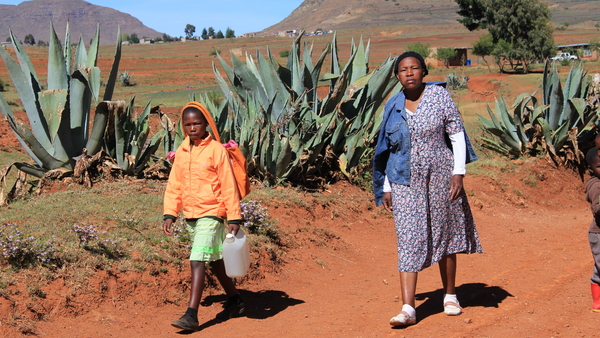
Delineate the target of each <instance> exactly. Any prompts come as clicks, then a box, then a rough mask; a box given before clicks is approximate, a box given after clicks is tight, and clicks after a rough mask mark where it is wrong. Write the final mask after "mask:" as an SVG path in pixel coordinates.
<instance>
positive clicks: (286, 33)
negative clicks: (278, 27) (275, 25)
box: [279, 29, 298, 38]
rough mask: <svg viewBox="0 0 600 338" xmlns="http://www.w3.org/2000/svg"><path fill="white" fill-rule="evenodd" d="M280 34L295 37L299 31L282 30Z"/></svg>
mask: <svg viewBox="0 0 600 338" xmlns="http://www.w3.org/2000/svg"><path fill="white" fill-rule="evenodd" d="M279 36H283V37H288V38H294V37H297V36H298V31H297V30H295V29H293V30H290V31H280V32H279Z"/></svg>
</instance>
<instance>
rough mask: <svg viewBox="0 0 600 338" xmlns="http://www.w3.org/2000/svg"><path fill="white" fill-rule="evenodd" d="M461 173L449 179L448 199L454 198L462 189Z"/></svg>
mask: <svg viewBox="0 0 600 338" xmlns="http://www.w3.org/2000/svg"><path fill="white" fill-rule="evenodd" d="M463 178H464V176H463V175H453V176H452V180H450V199H451V200H453V201H454V200H456V199H457V198H458V196H460V194H461V193H462V191H463Z"/></svg>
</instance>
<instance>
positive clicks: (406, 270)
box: [373, 52, 481, 326]
mask: <svg viewBox="0 0 600 338" xmlns="http://www.w3.org/2000/svg"><path fill="white" fill-rule="evenodd" d="M394 74H395V75H396V77H397V78H398V80H399V81H400V83H401V84H402V86H403V87H404V89H403V90H402V91H401V92H400V93H398V94H397V95H395V96H394V97H392V98H391V99H390V100H389V101H388V102H387V104H386V106H385V113H384V118H383V123H382V126H381V131H380V134H379V139H378V142H377V147H376V149H375V157H374V159H373V188H374V190H375V202H376V204H377V205H378V206H379V205H382V204H383V206H384V208H385V209H386V210H388V211H390V212H393V214H394V223H395V226H396V235H397V236H398V270H399V271H400V288H401V290H402V300H403V302H404V305H403V306H402V312H400V314H398V315H397V316H395V317H393V318H392V319H391V320H390V325H392V326H400V325H411V324H415V323H416V311H415V293H416V287H417V274H418V272H419V271H421V270H423V269H425V268H427V267H429V266H431V265H433V264H435V263H439V268H440V275H441V277H442V284H443V287H444V293H445V295H444V302H443V305H444V312H445V313H446V314H447V315H449V316H456V315H459V314H461V312H462V308H461V307H460V304H459V302H458V300H457V298H456V291H455V280H456V254H457V253H474V252H481V245H480V244H479V237H478V235H477V230H476V229H475V223H474V221H473V216H472V214H471V210H470V207H469V204H468V201H467V197H466V195H465V192H464V190H463V177H464V175H465V163H466V162H467V159H469V161H470V160H471V159H475V155H474V153H473V152H472V147H471V145H470V143H469V141H468V138H467V137H466V134H465V132H464V126H463V123H462V120H461V118H460V114H459V113H458V110H457V109H456V106H455V105H454V102H453V101H452V98H451V97H450V94H449V93H448V92H447V91H446V90H445V89H444V88H443V87H441V86H439V85H436V84H431V83H424V82H423V78H424V77H425V76H426V75H427V66H426V65H425V61H424V60H423V57H422V56H421V55H419V54H418V53H415V52H406V53H404V54H402V55H400V56H398V57H397V58H396V60H395V62H394ZM446 135H447V136H449V138H450V141H451V146H452V150H450V148H448V145H447V143H446ZM467 149H468V150H469V153H468V154H467Z"/></svg>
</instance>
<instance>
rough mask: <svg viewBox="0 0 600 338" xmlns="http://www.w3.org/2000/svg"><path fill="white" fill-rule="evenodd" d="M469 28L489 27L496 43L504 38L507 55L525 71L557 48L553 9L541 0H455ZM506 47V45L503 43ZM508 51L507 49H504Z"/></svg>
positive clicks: (512, 64) (461, 20)
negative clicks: (552, 16) (551, 13)
mask: <svg viewBox="0 0 600 338" xmlns="http://www.w3.org/2000/svg"><path fill="white" fill-rule="evenodd" d="M455 1H456V2H457V3H458V5H459V7H460V10H459V11H458V12H457V13H458V14H459V15H461V16H462V17H463V18H462V19H458V21H459V22H460V23H462V24H463V25H464V26H465V27H467V28H468V29H469V30H476V29H487V30H488V31H489V33H490V34H491V35H492V38H493V41H494V44H497V43H498V42H499V41H500V40H504V41H505V42H506V43H508V45H509V46H510V51H508V53H507V56H506V57H507V59H508V60H509V61H510V63H511V66H513V68H514V65H515V61H520V63H521V64H522V66H523V72H524V73H527V72H528V67H529V64H530V63H531V62H533V61H534V60H542V59H545V58H547V57H549V56H550V55H552V54H553V53H554V51H555V47H554V38H553V36H552V27H551V26H550V10H549V9H548V5H547V4H545V3H542V2H540V1H539V0H455ZM504 47H505V46H504ZM504 52H506V51H504Z"/></svg>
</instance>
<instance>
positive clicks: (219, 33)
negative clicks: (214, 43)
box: [215, 29, 225, 39]
mask: <svg viewBox="0 0 600 338" xmlns="http://www.w3.org/2000/svg"><path fill="white" fill-rule="evenodd" d="M224 38H225V35H223V32H221V30H220V29H219V31H218V32H217V34H215V39H224Z"/></svg>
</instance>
